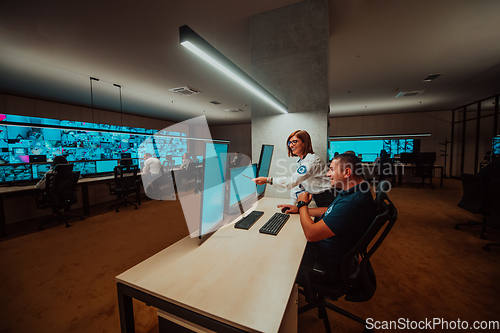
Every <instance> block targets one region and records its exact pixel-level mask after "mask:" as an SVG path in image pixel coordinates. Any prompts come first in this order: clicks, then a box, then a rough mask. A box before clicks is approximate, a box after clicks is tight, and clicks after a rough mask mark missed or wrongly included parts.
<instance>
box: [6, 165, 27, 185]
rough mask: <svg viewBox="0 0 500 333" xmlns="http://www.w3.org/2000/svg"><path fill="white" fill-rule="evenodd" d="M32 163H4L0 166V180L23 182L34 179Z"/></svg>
mask: <svg viewBox="0 0 500 333" xmlns="http://www.w3.org/2000/svg"><path fill="white" fill-rule="evenodd" d="M32 172H33V171H32V169H31V165H29V164H20V165H2V166H0V182H5V183H9V182H21V181H30V180H32V179H33V174H32Z"/></svg>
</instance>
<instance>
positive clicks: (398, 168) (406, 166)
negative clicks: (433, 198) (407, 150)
mask: <svg viewBox="0 0 500 333" xmlns="http://www.w3.org/2000/svg"><path fill="white" fill-rule="evenodd" d="M395 167H396V172H397V175H398V185H399V186H401V185H402V184H403V174H404V173H406V172H407V171H404V170H411V175H412V176H413V173H414V172H415V170H416V168H417V166H416V165H414V164H399V165H395ZM432 168H433V169H434V170H436V169H440V170H441V177H440V178H441V180H440V186H439V187H443V179H444V167H443V166H442V165H434V166H433V167H432Z"/></svg>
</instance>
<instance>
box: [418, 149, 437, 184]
mask: <svg viewBox="0 0 500 333" xmlns="http://www.w3.org/2000/svg"><path fill="white" fill-rule="evenodd" d="M435 160H436V153H421V154H420V156H419V157H417V160H416V161H415V173H414V174H413V176H414V177H417V178H421V179H422V183H419V184H418V185H417V188H419V187H420V186H429V187H430V188H431V189H434V185H433V184H432V178H433V177H434V161H435ZM426 179H429V183H426V182H425V180H426ZM412 185H413V184H412Z"/></svg>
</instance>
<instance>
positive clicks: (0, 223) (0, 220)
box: [0, 194, 7, 238]
mask: <svg viewBox="0 0 500 333" xmlns="http://www.w3.org/2000/svg"><path fill="white" fill-rule="evenodd" d="M4 199H5V196H4V195H3V194H0V238H3V237H7V221H6V219H5V209H4V207H3V200H4Z"/></svg>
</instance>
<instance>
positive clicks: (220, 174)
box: [200, 142, 228, 236]
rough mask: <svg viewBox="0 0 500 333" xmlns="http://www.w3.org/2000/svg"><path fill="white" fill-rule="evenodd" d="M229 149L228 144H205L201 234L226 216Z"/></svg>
mask: <svg viewBox="0 0 500 333" xmlns="http://www.w3.org/2000/svg"><path fill="white" fill-rule="evenodd" d="M227 150H228V145H227V144H221V143H211V142H207V143H206V146H205V160H204V161H205V166H204V177H203V198H202V206H201V221H200V236H202V235H205V234H206V233H207V232H209V231H210V230H212V229H213V228H214V227H215V226H216V225H217V224H218V223H219V222H221V221H222V220H223V218H224V195H225V193H224V191H225V182H224V181H225V179H226V167H227Z"/></svg>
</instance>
